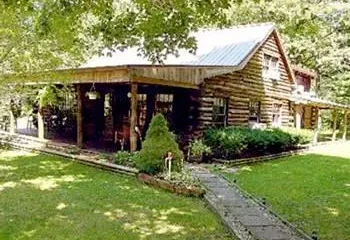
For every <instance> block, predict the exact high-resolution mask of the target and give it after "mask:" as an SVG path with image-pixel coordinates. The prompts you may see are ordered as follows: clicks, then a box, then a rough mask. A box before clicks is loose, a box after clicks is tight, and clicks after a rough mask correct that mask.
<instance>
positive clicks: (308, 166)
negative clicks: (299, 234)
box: [224, 154, 350, 240]
mask: <svg viewBox="0 0 350 240" xmlns="http://www.w3.org/2000/svg"><path fill="white" fill-rule="evenodd" d="M224 174H225V175H226V177H227V178H229V179H230V180H234V179H236V180H237V183H238V184H239V185H240V186H241V187H242V188H243V189H245V190H247V191H248V192H249V193H251V194H252V195H254V196H255V197H257V198H266V200H267V204H268V205H269V206H270V207H271V208H272V209H273V210H275V211H276V212H277V213H279V214H280V215H282V216H283V217H285V218H286V219H287V220H289V221H290V222H292V223H294V224H295V225H297V226H298V227H300V228H301V229H303V230H304V231H305V232H306V233H309V234H310V233H311V232H312V231H313V230H316V231H317V233H318V234H319V237H320V239H322V240H336V239H339V240H348V239H350V159H348V158H341V157H335V156H326V155H320V154H319V155H318V154H307V155H302V156H294V157H289V158H286V159H284V160H281V161H272V162H267V163H262V164H257V165H252V166H245V167H241V168H240V169H239V171H238V172H237V173H224Z"/></svg>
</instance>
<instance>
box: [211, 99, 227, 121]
mask: <svg viewBox="0 0 350 240" xmlns="http://www.w3.org/2000/svg"><path fill="white" fill-rule="evenodd" d="M227 113H228V99H227V98H214V101H213V124H214V125H215V126H221V127H225V126H226V125H227Z"/></svg>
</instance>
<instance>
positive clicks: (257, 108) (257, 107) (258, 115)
mask: <svg viewBox="0 0 350 240" xmlns="http://www.w3.org/2000/svg"><path fill="white" fill-rule="evenodd" d="M253 103H255V104H254V105H255V106H253ZM248 109H249V116H248V122H254V123H260V122H261V101H260V100H257V99H250V100H249V103H248ZM252 109H254V112H255V115H252ZM252 118H256V120H253V119H252Z"/></svg>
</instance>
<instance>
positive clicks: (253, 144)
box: [204, 127, 312, 159]
mask: <svg viewBox="0 0 350 240" xmlns="http://www.w3.org/2000/svg"><path fill="white" fill-rule="evenodd" d="M310 136H311V137H310ZM311 139H312V135H310V133H309V132H308V133H307V134H306V133H305V132H304V133H302V132H301V131H300V132H292V130H290V132H288V131H286V130H284V129H279V128H272V129H264V130H261V129H250V128H242V127H227V128H221V129H214V128H212V129H208V130H207V131H206V132H205V134H204V141H205V143H206V144H207V145H208V146H210V147H211V149H213V155H214V156H215V157H220V158H226V159H229V158H234V157H237V156H242V155H250V156H251V155H262V154H265V153H276V152H282V151H285V150H288V149H293V148H297V147H298V146H299V145H300V144H305V143H308V142H310V141H311Z"/></svg>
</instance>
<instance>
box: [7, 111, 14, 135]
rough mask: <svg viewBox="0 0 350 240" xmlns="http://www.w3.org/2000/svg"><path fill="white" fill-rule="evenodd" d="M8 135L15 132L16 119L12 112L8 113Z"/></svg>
mask: <svg viewBox="0 0 350 240" xmlns="http://www.w3.org/2000/svg"><path fill="white" fill-rule="evenodd" d="M9 130H10V134H15V132H16V119H15V116H14V115H13V112H12V111H10V129H9Z"/></svg>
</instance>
